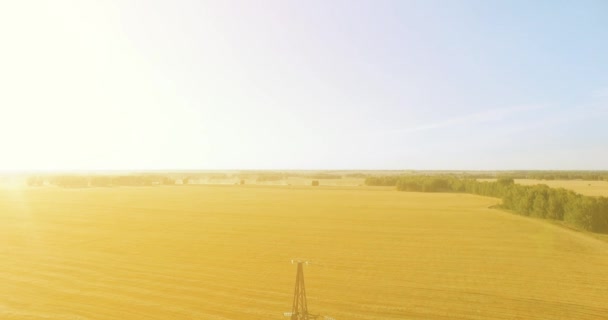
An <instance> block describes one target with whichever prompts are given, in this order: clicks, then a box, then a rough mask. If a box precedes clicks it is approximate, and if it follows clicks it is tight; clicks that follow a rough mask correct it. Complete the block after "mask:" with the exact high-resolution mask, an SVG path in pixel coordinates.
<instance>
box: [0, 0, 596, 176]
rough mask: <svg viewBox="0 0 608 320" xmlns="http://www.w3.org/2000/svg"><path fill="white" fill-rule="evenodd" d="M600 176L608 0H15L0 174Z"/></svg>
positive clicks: (3, 34)
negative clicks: (532, 172)
mask: <svg viewBox="0 0 608 320" xmlns="http://www.w3.org/2000/svg"><path fill="white" fill-rule="evenodd" d="M165 169H172V170H193V169H194V170H195V169H201V170H209V169H217V170H222V169H282V170H285V169H310V170H322V169H328V170H333V169H350V170H352V169H390V170H401V169H423V170H432V169H451V170H521V169H547V170H560V169H563V170H602V169H603V170H608V2H607V1H604V0H600V1H574V0H572V1H464V0H463V1H448V0H445V1H432V0H431V1H429V0H424V1H406V0H404V1H372V0H369V1H357V0H351V1H339V0H335V1H321V0H310V1H266V0H261V1H245V0H244V1H219V0H218V1H194V0H193V1H123V0H120V1H118V0H117V1H89V0H79V1H64V0H54V1H43V0H40V1H28V0H25V1H3V2H1V3H0V171H27V170H43V171H49V170H165Z"/></svg>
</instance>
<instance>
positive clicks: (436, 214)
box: [0, 186, 608, 320]
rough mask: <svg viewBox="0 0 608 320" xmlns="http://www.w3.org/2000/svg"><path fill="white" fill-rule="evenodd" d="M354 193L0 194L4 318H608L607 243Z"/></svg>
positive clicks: (455, 198) (460, 204)
mask: <svg viewBox="0 0 608 320" xmlns="http://www.w3.org/2000/svg"><path fill="white" fill-rule="evenodd" d="M498 201H499V200H497V199H492V198H483V197H478V196H472V195H461V194H422V193H405V192H397V191H394V190H392V189H385V188H365V187H351V188H346V187H333V188H332V187H319V188H312V187H294V186H291V187H287V186H282V187H272V186H187V187H186V186H184V187H150V188H90V189H56V188H40V189H5V190H0V319H3V320H5V319H6V320H11V319H57V320H59V319H61V320H63V319H65V320H84V319H125V320H126V319H284V317H283V315H282V313H283V312H285V311H290V308H291V304H290V303H291V294H292V290H293V284H294V280H295V266H293V265H291V264H290V263H289V261H290V260H291V259H292V258H305V259H309V260H310V261H311V262H312V263H311V264H310V265H309V266H307V267H305V270H304V272H305V278H306V285H307V292H308V299H309V301H308V302H309V309H310V311H311V312H316V313H321V314H324V315H330V316H332V317H334V318H336V319H337V320H341V319H370V320H371V319H607V318H608V243H605V242H601V241H599V240H597V239H593V238H590V237H587V236H586V235H584V234H580V233H576V232H574V231H571V230H567V229H564V228H560V227H558V226H554V225H551V224H548V223H545V222H543V221H539V220H534V219H528V218H523V217H519V216H516V215H512V214H509V213H504V212H500V211H498V210H494V209H489V207H490V206H492V205H494V204H496V203H497V202H498Z"/></svg>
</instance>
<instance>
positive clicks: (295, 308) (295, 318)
mask: <svg viewBox="0 0 608 320" xmlns="http://www.w3.org/2000/svg"><path fill="white" fill-rule="evenodd" d="M291 263H292V264H293V263H297V265H298V271H297V273H296V287H295V290H294V292H293V305H292V307H291V312H285V313H284V314H283V315H285V316H286V317H290V320H311V319H317V318H319V317H320V316H319V315H318V314H316V315H315V314H310V313H308V304H307V303H306V287H305V286H304V264H306V265H308V261H303V260H291ZM323 319H324V320H335V319H334V318H332V317H328V316H323Z"/></svg>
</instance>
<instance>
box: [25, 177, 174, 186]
mask: <svg viewBox="0 0 608 320" xmlns="http://www.w3.org/2000/svg"><path fill="white" fill-rule="evenodd" d="M182 180H186V179H182ZM27 184H28V185H29V186H43V185H53V186H57V187H64V188H85V187H115V186H153V185H172V184H175V180H174V179H172V178H170V177H167V176H163V175H115V176H110V175H94V176H88V175H75V174H74V175H49V176H30V177H28V179H27Z"/></svg>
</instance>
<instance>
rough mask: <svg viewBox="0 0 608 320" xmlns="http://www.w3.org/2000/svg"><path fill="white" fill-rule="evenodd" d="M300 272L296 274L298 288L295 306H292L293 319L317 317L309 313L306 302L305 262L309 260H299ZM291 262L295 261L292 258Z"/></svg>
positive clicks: (296, 289) (294, 293) (294, 295)
mask: <svg viewBox="0 0 608 320" xmlns="http://www.w3.org/2000/svg"><path fill="white" fill-rule="evenodd" d="M296 262H297V264H298V272H297V274H296V288H295V290H294V292H293V306H292V307H291V320H308V319H316V318H317V316H315V315H311V314H309V313H308V304H307V303H306V287H305V286H304V266H303V265H304V264H308V261H302V260H298V261H296ZM291 263H294V261H293V260H292V261H291Z"/></svg>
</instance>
